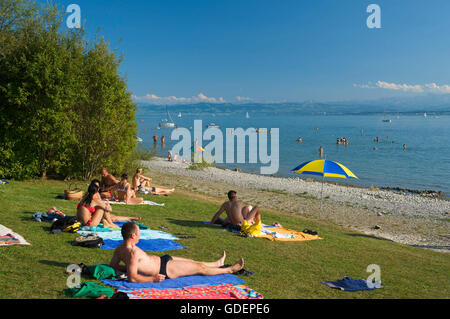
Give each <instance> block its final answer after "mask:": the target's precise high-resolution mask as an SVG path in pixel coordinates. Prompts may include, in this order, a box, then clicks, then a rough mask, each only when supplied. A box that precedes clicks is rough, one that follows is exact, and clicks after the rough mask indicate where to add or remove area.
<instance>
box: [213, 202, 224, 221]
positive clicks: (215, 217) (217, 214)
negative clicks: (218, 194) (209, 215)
mask: <svg viewBox="0 0 450 319" xmlns="http://www.w3.org/2000/svg"><path fill="white" fill-rule="evenodd" d="M224 211H225V203H223V204H222V206H221V207H220V209H219V210H218V212H217V213H216V214H215V215H214V217H213V219H212V220H211V222H210V224H211V225H213V224H214V223H215V222H216V220H217V219H218V218H219V216H220V215H222V213H223V212H224Z"/></svg>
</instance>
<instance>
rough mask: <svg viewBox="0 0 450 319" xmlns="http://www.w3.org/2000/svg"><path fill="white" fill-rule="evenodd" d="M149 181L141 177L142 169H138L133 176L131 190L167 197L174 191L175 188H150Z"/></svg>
mask: <svg viewBox="0 0 450 319" xmlns="http://www.w3.org/2000/svg"><path fill="white" fill-rule="evenodd" d="M151 181H152V179H151V178H150V177H146V176H143V175H142V168H138V169H137V170H136V174H135V175H134V176H133V188H134V189H135V191H136V192H140V193H144V194H147V193H146V191H148V192H149V193H151V194H152V195H168V194H172V193H173V192H174V191H175V188H172V189H166V188H157V187H150V182H151Z"/></svg>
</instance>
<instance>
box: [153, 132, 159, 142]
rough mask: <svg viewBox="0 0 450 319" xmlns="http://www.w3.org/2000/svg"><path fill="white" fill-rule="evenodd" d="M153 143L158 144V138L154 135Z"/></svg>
mask: <svg viewBox="0 0 450 319" xmlns="http://www.w3.org/2000/svg"><path fill="white" fill-rule="evenodd" d="M153 142H154V143H155V144H156V143H158V136H157V135H156V134H155V135H153Z"/></svg>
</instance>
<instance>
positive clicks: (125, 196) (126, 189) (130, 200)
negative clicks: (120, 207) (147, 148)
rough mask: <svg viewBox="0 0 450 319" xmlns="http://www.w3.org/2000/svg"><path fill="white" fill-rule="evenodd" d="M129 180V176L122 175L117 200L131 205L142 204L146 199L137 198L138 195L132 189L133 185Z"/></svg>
mask: <svg viewBox="0 0 450 319" xmlns="http://www.w3.org/2000/svg"><path fill="white" fill-rule="evenodd" d="M127 180H128V175H127V174H122V177H121V180H120V183H119V184H118V185H117V198H118V199H119V200H123V201H125V203H126V204H129V205H139V204H142V202H143V201H144V199H143V198H142V197H136V193H135V192H134V190H132V189H131V185H130V183H128V181H127Z"/></svg>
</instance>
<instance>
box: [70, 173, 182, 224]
mask: <svg viewBox="0 0 450 319" xmlns="http://www.w3.org/2000/svg"><path fill="white" fill-rule="evenodd" d="M101 173H102V178H101V181H100V180H98V179H94V180H93V181H92V182H91V183H90V185H89V187H88V191H87V193H86V194H85V195H84V196H83V198H82V199H81V201H80V203H78V204H77V218H78V221H79V222H80V223H81V224H82V225H83V226H91V227H97V226H98V225H99V224H100V223H102V224H103V227H105V228H118V226H117V225H116V224H114V222H116V221H128V220H132V221H133V220H134V221H138V220H140V218H139V217H128V216H126V217H120V216H115V215H113V214H112V208H111V205H110V204H109V202H108V201H109V200H115V199H118V200H119V201H123V202H124V203H125V204H128V205H138V204H142V202H143V201H144V198H142V197H137V196H136V192H138V193H143V194H154V195H160V194H164V195H168V194H171V193H173V192H174V191H175V189H164V188H156V187H150V182H151V181H152V179H151V178H149V177H146V176H143V175H142V169H141V168H138V169H137V170H136V174H135V175H134V176H133V179H132V184H130V183H129V182H128V175H127V174H123V175H122V176H121V179H120V181H117V179H116V178H115V177H114V176H113V175H112V174H110V173H109V172H108V171H107V169H106V168H102V171H101Z"/></svg>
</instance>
